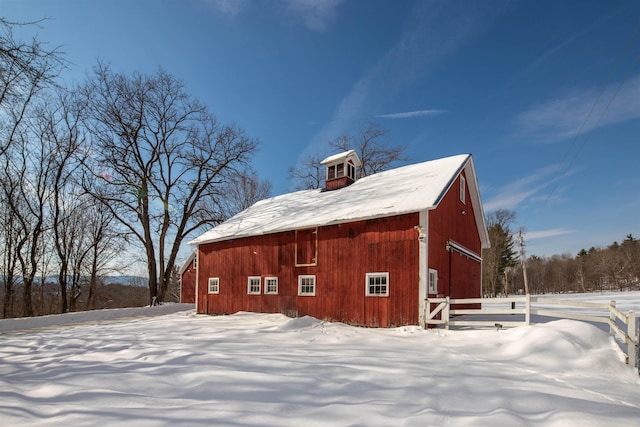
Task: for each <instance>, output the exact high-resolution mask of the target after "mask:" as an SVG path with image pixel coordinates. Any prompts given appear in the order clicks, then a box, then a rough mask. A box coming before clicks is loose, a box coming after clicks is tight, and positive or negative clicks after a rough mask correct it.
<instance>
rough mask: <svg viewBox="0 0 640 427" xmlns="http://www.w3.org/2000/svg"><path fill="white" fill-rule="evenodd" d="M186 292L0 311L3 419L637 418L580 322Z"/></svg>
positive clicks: (531, 422)
mask: <svg viewBox="0 0 640 427" xmlns="http://www.w3.org/2000/svg"><path fill="white" fill-rule="evenodd" d="M599 297H604V298H606V299H605V301H609V300H610V299H615V300H617V301H618V307H620V308H624V309H625V310H628V309H635V310H637V311H640V293H628V294H613V295H612V296H609V295H606V296H602V295H601V294H595V295H594V294H591V295H590V296H586V297H584V298H582V299H585V300H590V301H597V300H598V298H599ZM191 307H193V306H182V305H173V306H172V305H168V306H164V307H159V308H156V307H153V308H146V309H123V310H108V311H94V312H88V313H74V314H69V315H61V316H48V317H47V318H41V319H40V320H36V319H20V320H13V319H8V320H0V426H35V425H37V426H66V427H69V426H96V425H100V426H110V425H127V426H134V425H135V426H168V425H179V426H190V425H200V426H212V425H223V426H238V427H242V426H314V425H318V426H326V425H328V426H347V425H352V426H353V425H360V426H401V425H407V426H492V427H497V426H562V427H565V426H580V427H588V426H640V377H639V376H638V373H637V371H635V370H634V369H633V368H631V367H629V366H627V365H625V364H624V363H623V354H622V352H621V351H620V349H619V347H618V345H617V344H616V343H615V341H614V340H613V338H612V337H611V336H609V335H608V334H607V333H605V332H603V331H602V330H601V329H599V328H597V327H595V326H592V325H590V324H587V323H582V322H576V321H570V320H555V321H551V322H549V323H545V324H539V325H534V326H529V327H518V328H513V329H507V330H501V331H496V330H495V329H492V330H477V331H471V330H452V331H445V330H441V329H440V330H426V331H425V330H422V329H420V328H418V327H413V326H409V327H401V328H396V329H367V328H357V327H351V326H346V325H344V324H340V323H327V322H321V321H319V320H316V319H313V318H309V317H304V318H299V319H290V318H287V317H285V316H283V315H279V314H250V313H238V314H235V315H231V316H220V317H210V316H202V315H196V314H195V313H194V311H193V310H192V309H189V308H191ZM185 310H186V311H185ZM166 313H168V314H166ZM70 316H74V319H73V321H70V320H68V317H70ZM151 316H152V317H151ZM65 317H67V320H65ZM119 317H120V319H118V318H119ZM69 323H75V324H69Z"/></svg>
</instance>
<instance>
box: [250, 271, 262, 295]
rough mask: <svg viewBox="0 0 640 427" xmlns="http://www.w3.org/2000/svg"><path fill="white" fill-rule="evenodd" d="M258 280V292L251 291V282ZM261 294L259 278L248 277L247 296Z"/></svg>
mask: <svg viewBox="0 0 640 427" xmlns="http://www.w3.org/2000/svg"><path fill="white" fill-rule="evenodd" d="M256 279H257V280H258V290H257V291H253V292H252V291H251V281H252V280H256ZM261 293H262V278H261V277H260V276H249V277H248V278H247V294H249V295H260V294H261Z"/></svg>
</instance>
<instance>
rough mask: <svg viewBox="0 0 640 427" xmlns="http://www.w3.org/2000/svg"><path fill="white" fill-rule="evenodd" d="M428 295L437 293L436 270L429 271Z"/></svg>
mask: <svg viewBox="0 0 640 427" xmlns="http://www.w3.org/2000/svg"><path fill="white" fill-rule="evenodd" d="M429 293H430V294H437V293H438V270H433V269H431V268H430V269H429Z"/></svg>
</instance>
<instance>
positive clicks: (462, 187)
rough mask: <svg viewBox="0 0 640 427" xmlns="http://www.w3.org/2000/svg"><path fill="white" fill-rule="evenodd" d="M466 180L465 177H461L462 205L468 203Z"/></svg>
mask: <svg viewBox="0 0 640 427" xmlns="http://www.w3.org/2000/svg"><path fill="white" fill-rule="evenodd" d="M465 181H466V180H465V179H464V176H462V175H460V201H461V202H462V203H466V202H465V199H466V197H465V196H466V194H465V193H466V182H465Z"/></svg>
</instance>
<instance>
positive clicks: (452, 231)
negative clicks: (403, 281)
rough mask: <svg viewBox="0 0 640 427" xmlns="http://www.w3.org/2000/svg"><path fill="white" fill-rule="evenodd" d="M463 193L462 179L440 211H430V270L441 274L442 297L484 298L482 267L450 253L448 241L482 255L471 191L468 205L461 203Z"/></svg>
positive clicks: (439, 208)
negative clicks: (481, 289) (481, 290)
mask: <svg viewBox="0 0 640 427" xmlns="http://www.w3.org/2000/svg"><path fill="white" fill-rule="evenodd" d="M462 175H464V172H463V173H462ZM466 181H467V183H468V180H466ZM459 189H460V177H458V178H457V179H456V181H455V182H454V183H453V185H452V186H451V188H450V190H449V191H448V192H447V193H446V194H445V196H444V197H443V198H442V200H441V201H440V203H439V205H438V207H437V208H436V209H434V210H431V211H429V233H428V239H429V243H428V245H429V259H428V262H429V268H433V269H436V270H438V294H439V295H444V296H451V297H453V298H477V297H480V281H481V265H480V263H479V262H477V261H475V260H473V259H470V258H468V257H466V256H464V255H461V254H459V253H457V252H455V251H451V252H450V251H447V250H446V244H447V241H448V240H450V239H452V240H454V241H455V242H457V243H459V244H461V245H463V246H465V247H466V248H468V249H470V250H471V251H473V252H475V253H476V254H478V255H480V254H481V253H482V243H481V242H480V236H479V234H478V228H477V225H476V222H475V216H474V212H473V206H472V204H471V199H470V197H469V190H468V187H467V188H466V189H465V192H466V203H462V202H461V201H460V192H459Z"/></svg>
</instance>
